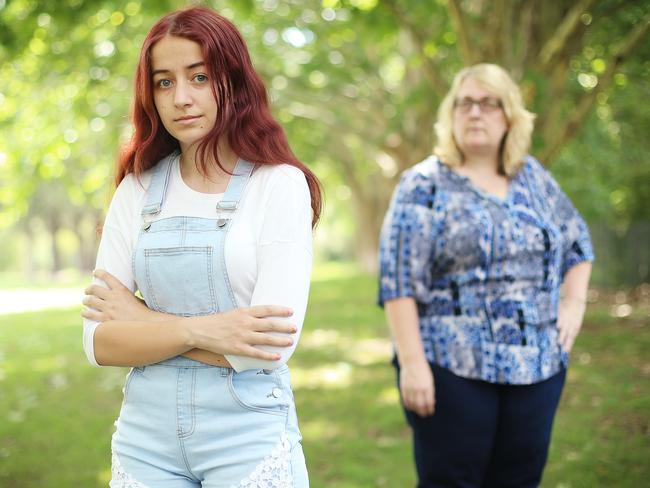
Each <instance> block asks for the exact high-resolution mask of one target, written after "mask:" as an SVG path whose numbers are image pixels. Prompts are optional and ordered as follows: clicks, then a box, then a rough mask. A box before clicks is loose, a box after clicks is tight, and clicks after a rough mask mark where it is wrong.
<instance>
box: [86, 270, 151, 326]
mask: <svg viewBox="0 0 650 488" xmlns="http://www.w3.org/2000/svg"><path fill="white" fill-rule="evenodd" d="M93 276H94V277H95V278H99V279H100V280H103V281H104V283H106V285H107V286H108V288H106V287H104V286H101V285H98V284H93V285H90V286H89V287H88V288H86V289H85V290H84V293H85V294H86V297H85V298H84V299H83V302H82V303H83V304H84V305H85V306H86V308H85V309H84V310H83V311H82V312H81V315H82V316H83V317H84V318H87V319H90V320H95V321H97V322H105V321H107V320H151V318H152V317H151V315H152V314H154V313H155V312H154V311H152V310H150V309H149V308H148V307H147V305H146V304H145V303H144V301H143V300H141V299H140V298H138V297H136V296H135V295H134V294H133V292H131V290H129V289H128V288H127V287H126V286H124V285H123V284H122V283H121V282H120V280H118V279H117V278H115V276H113V275H112V274H110V273H108V272H107V271H104V270H101V269H98V270H95V272H94V273H93Z"/></svg>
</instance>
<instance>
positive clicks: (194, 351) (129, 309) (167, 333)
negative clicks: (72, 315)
mask: <svg viewBox="0 0 650 488" xmlns="http://www.w3.org/2000/svg"><path fill="white" fill-rule="evenodd" d="M94 276H95V277H96V278H99V279H101V280H103V281H104V283H106V285H107V286H106V287H103V286H101V285H98V284H93V285H90V286H89V287H88V288H86V290H85V294H86V297H85V298H84V300H83V304H84V305H85V306H86V308H85V309H84V310H83V311H82V314H81V315H82V316H83V317H84V318H86V319H89V320H93V321H96V322H100V325H99V326H98V327H97V329H96V330H95V335H94V351H95V359H96V360H97V362H98V363H99V364H100V365H105V366H140V365H143V364H152V363H155V362H158V361H162V360H164V359H167V358H169V357H173V356H177V355H183V356H186V357H189V358H191V359H195V360H197V361H201V362H204V363H207V364H212V365H215V366H230V363H229V362H228V360H227V359H226V358H225V357H224V355H225V354H233V355H239V356H248V357H251V358H257V359H262V360H268V361H277V360H278V359H280V354H278V353H277V352H269V351H264V350H262V349H260V348H257V347H255V346H259V345H269V346H276V347H288V346H291V345H292V344H293V339H292V338H291V337H289V334H293V333H295V332H296V326H295V325H294V324H291V323H288V322H286V320H282V318H286V317H290V316H291V315H292V314H293V312H292V310H291V309H289V308H288V307H283V306H277V305H258V306H254V307H247V308H237V309H234V310H231V311H228V312H223V313H216V314H212V315H205V316H197V317H179V316H175V315H171V314H165V313H161V312H156V311H153V310H151V309H149V308H148V307H147V306H146V304H145V303H144V301H142V300H140V299H139V298H138V297H136V296H135V295H134V294H133V293H132V292H131V291H130V290H129V289H128V288H127V287H125V286H124V285H123V284H122V283H121V282H120V281H119V280H118V279H117V278H115V277H114V276H113V275H111V274H110V273H108V272H106V271H103V270H97V271H95V273H94ZM277 333H279V335H278V334H277Z"/></svg>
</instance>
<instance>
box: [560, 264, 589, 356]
mask: <svg viewBox="0 0 650 488" xmlns="http://www.w3.org/2000/svg"><path fill="white" fill-rule="evenodd" d="M590 276H591V263H590V262H588V261H583V262H581V263H579V264H576V265H575V266H573V267H572V268H570V269H569V270H568V271H567V272H566V274H565V275H564V282H563V284H562V291H563V297H562V300H561V302H560V308H559V311H558V319H557V326H558V329H559V330H560V334H559V337H558V342H559V343H560V344H561V345H562V347H564V349H565V350H566V351H567V352H571V349H572V348H573V344H574V342H575V340H576V337H577V336H578V333H579V332H580V328H581V327H582V319H583V318H584V314H585V309H586V306H587V289H588V287H589V277H590Z"/></svg>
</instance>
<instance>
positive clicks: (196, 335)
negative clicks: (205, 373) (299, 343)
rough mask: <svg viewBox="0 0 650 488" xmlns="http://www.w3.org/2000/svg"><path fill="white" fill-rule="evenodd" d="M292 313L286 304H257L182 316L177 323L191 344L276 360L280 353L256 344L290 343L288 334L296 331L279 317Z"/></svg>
mask: <svg viewBox="0 0 650 488" xmlns="http://www.w3.org/2000/svg"><path fill="white" fill-rule="evenodd" d="M291 315H293V311H292V310H291V309H289V308H287V307H282V306H278V305H256V306H253V307H248V308H237V309H234V310H231V311H229V312H223V313H218V314H213V315H203V316H194V317H185V318H183V319H181V322H180V323H181V325H182V326H183V327H184V328H185V330H186V331H187V333H188V337H189V339H188V342H189V344H190V345H191V346H192V347H194V348H198V349H204V350H206V351H210V352H213V353H215V354H224V355H225V354H233V355H237V356H248V357H252V358H257V359H264V360H267V361H277V360H279V359H280V354H279V353H276V352H269V351H264V350H262V349H260V348H257V347H255V346H275V347H288V346H291V345H292V344H293V339H292V338H291V337H288V336H287V335H288V334H293V333H295V332H296V331H297V328H296V326H295V325H293V324H291V323H288V322H286V321H285V320H279V318H282V317H290V316H291ZM276 334H282V335H276ZM285 334H286V335H285Z"/></svg>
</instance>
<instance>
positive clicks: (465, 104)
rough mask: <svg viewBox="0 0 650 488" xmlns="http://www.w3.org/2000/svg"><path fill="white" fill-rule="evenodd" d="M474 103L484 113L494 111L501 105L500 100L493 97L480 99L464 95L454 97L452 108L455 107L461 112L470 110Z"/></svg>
mask: <svg viewBox="0 0 650 488" xmlns="http://www.w3.org/2000/svg"><path fill="white" fill-rule="evenodd" d="M474 105H478V108H479V109H480V110H481V112H483V113H486V114H487V113H490V112H494V111H495V110H498V109H500V108H501V107H503V104H502V103H501V100H499V99H498V98H493V97H485V98H481V99H480V100H474V99H473V98H469V97H465V98H460V99H456V101H455V102H454V108H457V109H458V110H460V111H461V112H462V113H469V112H471V111H472V107H473V106H474Z"/></svg>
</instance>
